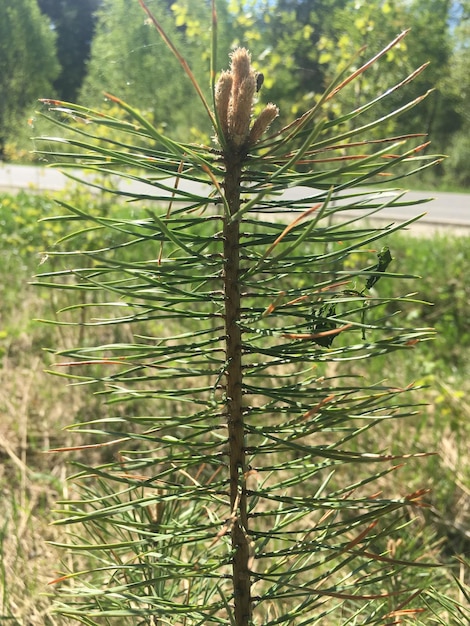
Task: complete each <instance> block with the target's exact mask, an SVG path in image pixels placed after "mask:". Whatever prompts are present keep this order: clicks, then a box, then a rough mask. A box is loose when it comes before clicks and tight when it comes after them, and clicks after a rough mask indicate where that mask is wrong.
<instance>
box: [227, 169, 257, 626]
mask: <svg viewBox="0 0 470 626" xmlns="http://www.w3.org/2000/svg"><path fill="white" fill-rule="evenodd" d="M240 175H241V163H240V161H239V159H237V158H234V159H227V161H226V176H225V181H224V187H225V195H226V199H227V203H228V206H229V207H230V214H231V215H235V213H237V211H238V210H239V209H240ZM224 260H225V272H224V291H225V334H226V360H227V369H226V396H227V398H226V403H227V404H226V406H227V424H228V443H229V456H230V460H229V466H230V508H231V512H232V513H234V514H235V521H234V524H233V527H232V548H233V551H234V556H233V567H232V574H233V588H234V612H235V623H236V624H237V626H249V624H250V623H251V612H252V608H251V589H250V587H251V583H250V569H249V561H250V543H249V538H248V527H247V522H248V516H247V498H246V490H245V480H244V476H245V472H246V462H245V425H244V417H243V387H242V382H243V381H242V338H241V330H240V325H239V322H240V308H241V303H240V284H239V264H240V223H239V221H238V220H235V221H233V222H230V220H229V218H227V217H226V218H225V221H224Z"/></svg>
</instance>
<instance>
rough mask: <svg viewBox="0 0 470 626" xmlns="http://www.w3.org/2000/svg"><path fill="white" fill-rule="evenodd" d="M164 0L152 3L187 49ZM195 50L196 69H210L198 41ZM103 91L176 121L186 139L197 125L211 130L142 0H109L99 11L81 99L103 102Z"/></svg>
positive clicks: (176, 130)
mask: <svg viewBox="0 0 470 626" xmlns="http://www.w3.org/2000/svg"><path fill="white" fill-rule="evenodd" d="M160 4H161V3H159V2H157V1H154V2H150V3H149V6H150V7H153V6H155V7H156V8H157V10H158V11H159V12H161V13H162V16H161V19H162V23H163V24H164V25H165V28H166V29H168V31H169V32H170V33H171V36H172V37H173V38H175V41H177V43H178V46H179V47H180V48H181V49H182V51H183V52H184V51H185V50H187V44H186V38H185V36H184V33H183V32H182V30H181V29H179V28H178V27H177V25H175V21H174V19H173V14H172V12H171V11H170V10H169V8H163V10H162V11H160V8H159V6H160ZM193 52H195V54H193V55H192V57H191V58H192V59H193V61H192V64H193V70H194V71H195V72H196V75H198V76H201V75H203V73H204V72H205V71H207V67H208V61H207V60H206V62H205V63H204V61H203V59H202V58H200V57H199V54H198V52H197V47H196V49H195V50H193ZM204 87H205V88H207V87H208V85H207V84H206V85H204ZM103 92H111V93H118V94H119V95H120V97H122V98H123V99H125V100H126V101H128V102H129V103H130V104H131V105H132V106H133V107H135V108H138V109H139V110H140V111H143V112H145V114H146V115H147V117H149V119H150V120H152V122H153V123H154V124H156V125H157V126H158V125H161V124H170V125H171V127H170V128H168V129H167V130H168V131H169V132H170V131H171V134H172V135H173V136H176V137H179V138H181V139H183V138H184V139H185V140H188V135H189V134H190V132H191V128H192V127H198V130H199V132H201V133H205V134H206V136H208V134H209V132H210V127H209V126H208V125H207V121H206V120H205V119H204V117H203V110H202V109H201V108H200V106H199V103H198V101H197V100H194V96H193V93H192V91H191V86H190V84H189V83H188V81H184V80H181V76H180V73H179V68H178V63H177V61H176V60H175V59H173V58H171V57H169V56H168V55H167V54H166V48H165V44H164V43H163V41H162V40H161V39H160V37H159V36H158V33H157V32H156V31H155V29H154V28H153V27H152V24H151V23H150V22H149V21H148V20H147V21H146V20H145V19H144V18H143V17H142V9H141V8H140V7H139V5H138V3H137V2H131V3H130V2H128V1H127V0H104V1H103V2H102V6H101V8H100V9H99V11H98V13H97V25H96V34H95V37H94V39H93V43H92V48H91V58H90V61H89V64H88V73H87V77H86V79H85V82H84V85H83V88H82V90H81V93H80V100H81V101H83V102H86V103H88V104H90V103H95V104H98V103H99V105H100V106H101V105H102V103H103ZM189 101H193V106H191V107H188V106H186V105H187V103H188V102H189Z"/></svg>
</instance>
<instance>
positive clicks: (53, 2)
mask: <svg viewBox="0 0 470 626" xmlns="http://www.w3.org/2000/svg"><path fill="white" fill-rule="evenodd" d="M38 4H39V8H40V9H41V11H42V12H43V13H44V14H45V15H47V16H48V17H49V19H50V21H51V24H52V27H53V29H54V32H55V33H56V35H57V55H58V58H59V62H60V65H61V70H60V74H59V76H58V77H57V79H56V80H55V81H54V87H55V89H56V91H57V95H58V96H59V97H60V98H62V99H63V100H67V101H69V102H71V101H73V100H74V99H75V98H76V97H77V93H78V90H79V89H80V86H81V84H82V81H83V79H84V77H85V74H86V62H87V60H88V57H89V53H90V46H91V41H92V39H93V32H94V27H95V13H96V11H97V9H98V7H99V6H100V4H101V0H80V2H77V1H76V0H38Z"/></svg>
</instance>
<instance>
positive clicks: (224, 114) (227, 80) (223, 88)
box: [215, 71, 233, 136]
mask: <svg viewBox="0 0 470 626" xmlns="http://www.w3.org/2000/svg"><path fill="white" fill-rule="evenodd" d="M232 84H233V76H232V74H231V72H227V71H225V72H222V74H221V75H220V78H219V80H218V81H217V84H216V86H215V106H216V109H217V115H218V117H219V122H220V126H221V128H222V132H223V133H224V135H225V136H227V135H228V112H229V107H230V98H231V96H232Z"/></svg>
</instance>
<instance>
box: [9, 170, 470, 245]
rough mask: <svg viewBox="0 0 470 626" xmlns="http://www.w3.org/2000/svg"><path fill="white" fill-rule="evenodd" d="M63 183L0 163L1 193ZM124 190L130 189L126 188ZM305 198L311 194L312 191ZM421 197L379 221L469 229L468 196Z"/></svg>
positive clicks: (298, 193)
mask: <svg viewBox="0 0 470 626" xmlns="http://www.w3.org/2000/svg"><path fill="white" fill-rule="evenodd" d="M66 183H67V178H66V177H65V176H64V175H63V174H62V173H61V172H60V171H59V170H55V169H49V168H45V167H34V166H28V165H8V164H0V189H1V190H5V191H16V190H19V189H28V188H30V189H36V190H39V191H51V192H53V191H58V190H60V189H62V188H63V187H64V186H65V184H66ZM125 184H127V183H125ZM131 188H132V189H133V190H134V188H135V189H136V190H138V191H141V192H144V191H145V187H144V186H143V185H139V184H135V183H132V186H131ZM126 189H127V190H129V186H127V187H126ZM147 191H148V190H147ZM304 193H305V192H304V191H303V190H302V188H296V189H291V190H289V191H288V194H287V195H288V197H290V198H297V197H302V195H303V194H304ZM308 195H311V191H309V193H308ZM423 198H432V199H431V200H430V202H428V203H426V204H420V205H418V206H409V207H396V208H393V209H384V210H383V211H381V212H380V219H383V220H399V221H404V220H407V219H410V218H412V217H414V216H416V215H418V214H421V213H422V212H424V211H425V212H426V215H425V216H424V217H423V218H422V219H421V220H420V222H419V223H418V224H417V225H416V226H415V225H413V226H412V228H413V229H419V228H421V229H422V228H428V229H429V228H432V229H433V230H435V229H440V228H442V229H443V228H446V229H448V228H451V229H452V230H453V231H456V232H459V231H462V234H463V233H464V232H465V233H466V232H467V231H468V229H470V194H463V193H445V192H429V193H428V192H425V191H422V192H421V191H419V192H418V191H409V192H407V194H406V199H407V200H408V199H410V200H422V199H423Z"/></svg>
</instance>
